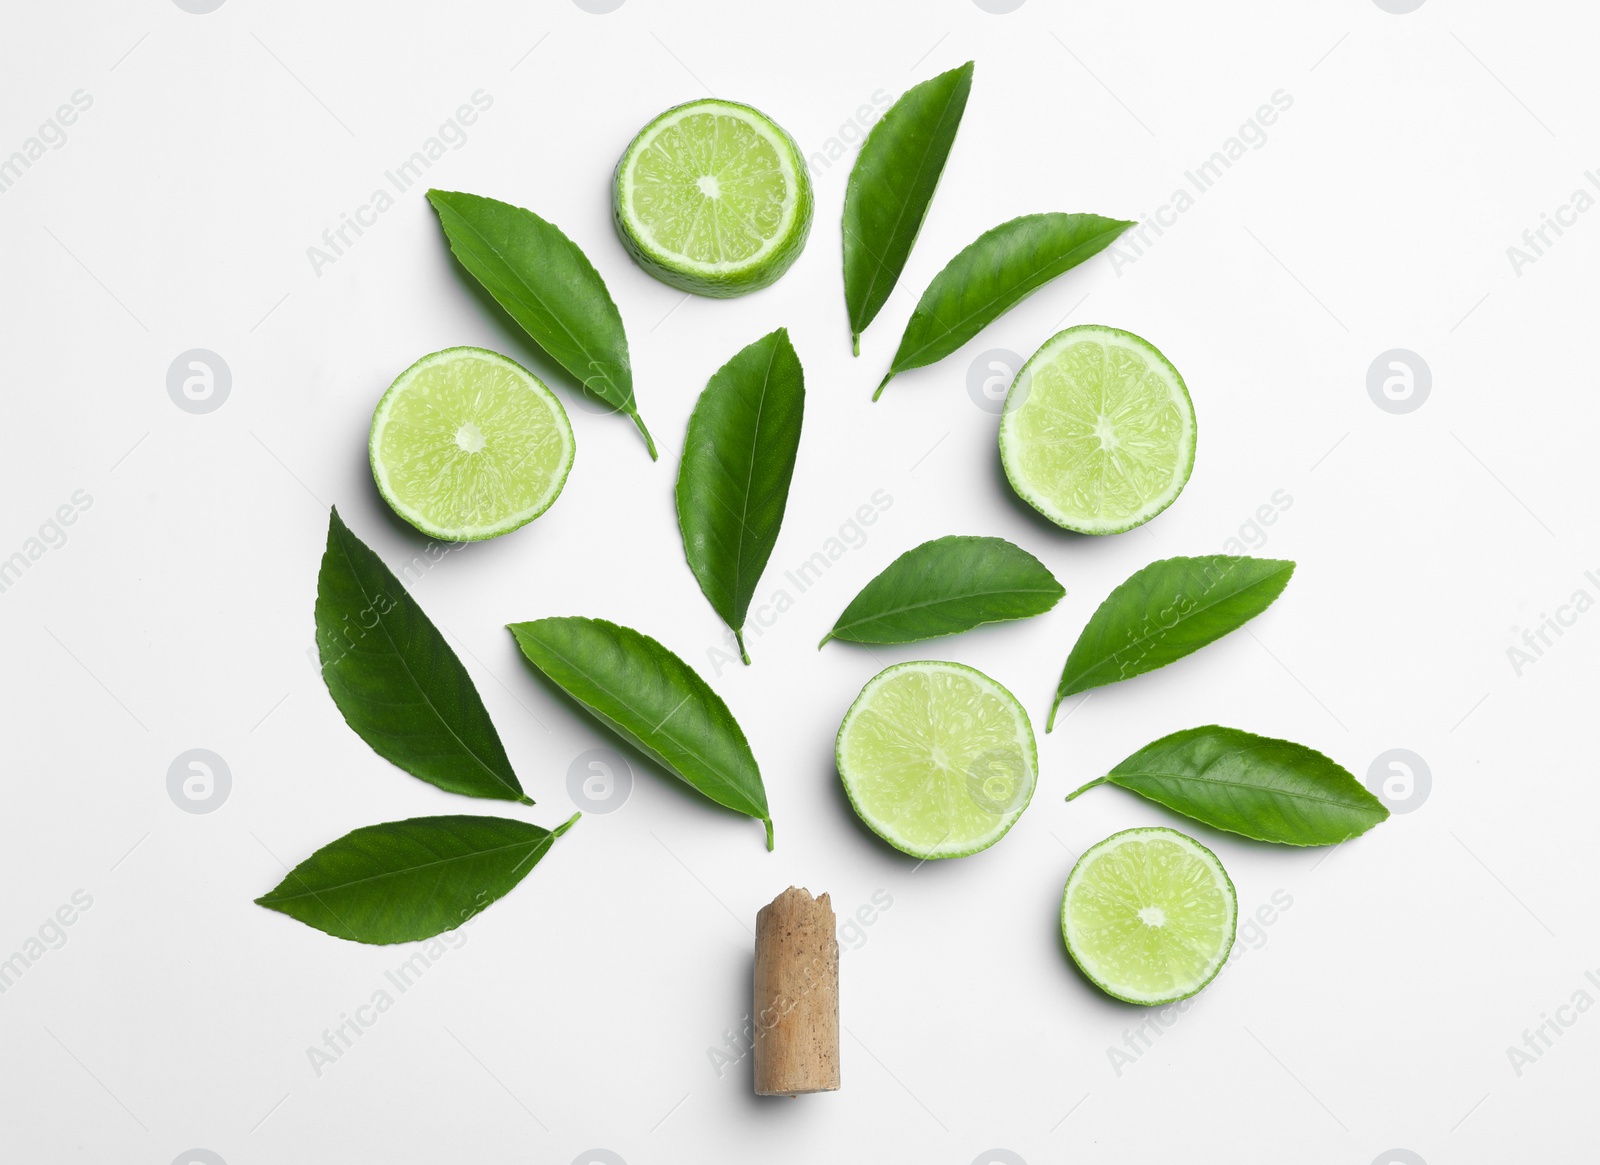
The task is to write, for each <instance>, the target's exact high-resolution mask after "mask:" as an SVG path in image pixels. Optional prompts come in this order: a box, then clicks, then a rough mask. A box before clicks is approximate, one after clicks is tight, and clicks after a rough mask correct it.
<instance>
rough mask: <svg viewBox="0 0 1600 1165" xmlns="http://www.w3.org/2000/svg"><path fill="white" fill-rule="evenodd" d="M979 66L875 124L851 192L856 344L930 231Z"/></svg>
mask: <svg viewBox="0 0 1600 1165" xmlns="http://www.w3.org/2000/svg"><path fill="white" fill-rule="evenodd" d="M972 69H973V64H972V62H971V61H968V62H967V63H966V64H964V65H962V66H961V67H960V68H959V69H951V70H950V71H949V72H948V73H940V74H939V75H938V76H937V77H933V78H930V79H929V80H927V81H924V82H922V84H920V85H915V86H913V87H912V88H910V89H907V90H906V91H905V92H904V93H903V94H901V96H900V100H898V101H896V102H895V103H894V105H893V106H892V107H891V108H890V110H889V112H888V113H886V114H884V115H883V119H882V120H881V121H879V122H878V124H877V125H875V126H873V127H872V132H871V133H869V134H868V135H867V140H866V141H865V142H864V143H862V146H861V152H860V153H859V154H857V155H856V162H855V165H854V166H852V167H851V169H850V182H849V184H848V185H847V186H846V187H845V192H844V224H843V225H844V300H845V306H846V307H847V308H848V310H849V313H850V342H851V347H852V348H853V349H854V351H855V354H856V355H857V356H859V355H861V333H862V332H864V331H866V330H867V325H868V324H870V323H871V322H872V321H873V319H874V318H875V317H876V316H877V314H878V311H879V309H880V308H882V307H883V305H884V301H886V300H887V299H888V298H889V293H890V292H891V291H893V290H894V285H895V283H896V282H897V281H898V280H899V278H900V272H901V271H903V270H904V269H905V265H906V259H907V258H908V257H909V256H910V254H911V248H912V246H913V244H915V243H916V241H917V233H918V232H919V231H921V230H922V220H923V218H924V217H925V216H926V215H927V213H928V205H929V203H931V202H932V201H933V193H934V190H935V189H936V188H937V187H938V185H939V175H940V174H942V173H943V172H944V164H945V160H946V159H947V158H949V156H950V147H951V146H952V145H953V144H954V143H955V140H956V129H957V128H958V127H959V126H960V125H961V115H962V113H964V112H965V111H966V108H967V95H968V94H969V93H971V91H972Z"/></svg>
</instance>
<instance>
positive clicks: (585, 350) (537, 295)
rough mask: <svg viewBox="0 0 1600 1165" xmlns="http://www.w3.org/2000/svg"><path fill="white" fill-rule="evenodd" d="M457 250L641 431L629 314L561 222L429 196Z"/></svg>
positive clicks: (548, 347) (526, 326)
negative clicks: (625, 314)
mask: <svg viewBox="0 0 1600 1165" xmlns="http://www.w3.org/2000/svg"><path fill="white" fill-rule="evenodd" d="M428 201H429V202H431V203H432V204H433V209H434V210H436V211H438V213H439V223H440V225H441V226H443V227H444V233H445V237H446V238H447V239H449V240H450V250H451V251H452V252H454V253H455V257H456V258H457V259H459V260H460V261H461V265H462V266H463V267H465V268H466V269H467V271H468V272H469V273H470V274H471V275H472V277H473V278H474V279H476V280H477V281H478V282H479V283H481V284H483V286H484V288H485V289H486V290H487V291H488V292H489V294H490V295H492V296H494V298H495V302H496V303H498V304H499V305H500V306H501V307H503V308H505V309H506V312H507V313H508V314H509V315H510V316H511V318H512V319H514V320H516V321H517V323H518V324H520V325H521V326H522V329H523V331H525V332H527V333H528V335H530V336H532V337H533V340H534V342H535V343H536V344H538V345H539V347H541V348H543V349H544V351H545V352H546V353H548V354H549V356H550V358H551V359H553V360H554V361H555V362H556V363H557V364H559V365H561V367H563V368H565V369H566V370H567V371H568V372H570V373H571V374H572V375H573V376H574V377H576V378H577V379H578V381H579V382H580V383H582V385H583V387H584V388H585V389H586V390H588V391H589V392H592V393H593V394H594V395H595V396H597V397H599V398H600V399H601V400H603V401H605V402H606V403H607V404H608V405H610V406H611V407H612V408H614V409H617V410H619V411H620V412H624V413H626V414H627V415H628V416H630V417H632V418H633V423H634V424H635V425H637V426H639V433H640V435H641V436H643V437H644V443H645V446H646V448H648V449H649V450H650V457H651V459H652V460H653V459H654V458H655V456H656V444H655V442H654V441H653V440H651V438H650V431H649V430H648V429H646V428H645V427H644V421H643V420H641V419H640V417H639V411H638V409H637V408H636V407H635V406H634V400H633V365H632V364H631V362H630V361H629V359H628V335H627V333H626V332H625V331H624V330H623V327H622V313H620V312H619V311H617V305H616V304H615V303H614V302H613V301H612V299H611V293H610V292H609V291H607V290H606V285H605V280H603V279H601V278H600V272H598V271H596V270H595V269H594V264H593V263H591V262H589V258H588V256H586V255H585V254H584V253H583V252H582V251H581V250H580V249H579V248H578V244H576V243H574V242H573V241H572V240H571V239H569V238H567V236H566V235H564V234H562V232H561V228H560V227H558V226H556V225H555V224H554V223H549V222H546V221H545V220H544V219H542V218H540V217H539V216H538V215H536V214H534V213H533V212H532V211H531V210H523V209H522V208H521V207H519V206H512V205H510V204H509V203H505V202H498V201H496V200H495V199H493V198H480V197H479V196H478V195H476V194H459V193H453V192H451V191H448V190H430V191H428Z"/></svg>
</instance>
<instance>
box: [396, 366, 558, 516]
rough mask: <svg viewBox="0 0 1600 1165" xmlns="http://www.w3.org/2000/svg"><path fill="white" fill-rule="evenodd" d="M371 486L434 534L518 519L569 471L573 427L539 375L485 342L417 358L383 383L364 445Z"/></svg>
mask: <svg viewBox="0 0 1600 1165" xmlns="http://www.w3.org/2000/svg"><path fill="white" fill-rule="evenodd" d="M367 452H368V455H369V456H370V457H371V459H372V476H373V478H374V479H376V481H377V483H378V492H379V493H381V494H382V495H383V499H384V501H386V502H388V503H389V504H390V505H391V506H393V507H394V512H395V513H397V514H399V515H400V516H401V517H402V518H404V519H405V520H406V521H408V522H410V523H411V524H412V525H413V526H415V527H416V528H417V529H418V530H421V531H422V532H423V533H424V534H427V535H429V536H431V537H434V538H438V539H440V540H441V541H448V542H472V541H477V540H479V539H482V538H494V537H496V536H498V535H500V534H505V533H508V532H510V531H512V530H515V529H516V528H517V527H518V526H525V525H527V524H528V523H529V522H531V521H533V520H534V519H535V518H537V517H538V516H539V515H540V514H542V513H544V512H545V511H546V510H547V509H549V508H550V503H551V502H553V501H555V500H556V496H557V495H558V494H560V493H561V487H562V486H563V485H564V484H566V480H567V473H568V472H569V471H570V470H571V469H572V454H573V441H572V426H571V425H570V424H568V423H567V412H566V410H565V409H563V408H562V407H561V402H560V401H559V400H557V399H556V398H555V394H554V393H552V392H551V391H550V390H549V389H548V388H546V387H545V386H544V384H543V383H542V382H541V381H540V380H539V378H538V377H537V376H535V375H534V374H533V373H531V372H529V371H528V370H527V369H526V368H524V367H522V365H520V364H518V363H517V362H516V361H514V360H508V359H507V358H506V357H504V356H502V355H500V354H499V353H498V352H490V351H488V350H486V349H484V348H446V349H445V350H444V351H442V352H434V353H433V354H432V355H429V356H424V357H423V358H422V359H421V360H418V361H417V362H416V363H415V364H413V365H412V366H411V367H410V368H407V369H406V370H405V371H404V372H402V373H401V374H400V376H399V377H398V378H397V379H396V380H395V382H394V383H393V384H391V385H390V386H389V391H388V392H386V393H384V394H383V399H382V400H380V401H379V402H378V408H377V410H376V411H375V412H374V413H373V414H372V436H371V438H370V440H369V441H368V445H367Z"/></svg>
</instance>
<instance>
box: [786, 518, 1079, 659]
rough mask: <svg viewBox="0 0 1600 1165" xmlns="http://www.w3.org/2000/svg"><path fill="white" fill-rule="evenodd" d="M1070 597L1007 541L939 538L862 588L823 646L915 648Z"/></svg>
mask: <svg viewBox="0 0 1600 1165" xmlns="http://www.w3.org/2000/svg"><path fill="white" fill-rule="evenodd" d="M1066 593H1067V592H1066V591H1065V590H1063V589H1062V586H1061V584H1060V583H1058V582H1057V581H1056V580H1055V576H1054V575H1052V574H1051V573H1050V571H1049V570H1048V569H1046V567H1045V565H1044V563H1042V562H1040V561H1039V560H1038V559H1037V558H1035V557H1034V556H1033V555H1031V554H1029V553H1028V552H1027V551H1026V550H1023V549H1022V548H1021V547H1020V546H1013V545H1012V544H1011V543H1009V542H1007V541H1006V540H1005V539H1004V538H975V537H969V536H965V535H952V536H950V537H948V538H935V539H934V540H933V541H932V542H924V543H923V544H922V545H921V546H918V547H916V548H915V549H912V550H908V551H906V552H905V553H904V554H902V555H901V556H900V557H899V558H897V559H895V560H894V561H893V562H891V563H890V564H889V566H888V569H886V570H885V571H884V572H883V573H882V574H880V575H879V576H878V577H877V578H875V579H873V580H872V581H871V582H869V583H868V584H867V585H866V586H865V587H863V588H861V593H860V594H858V595H857V596H856V597H855V598H854V599H852V600H851V602H850V605H849V606H848V607H846V608H845V609H844V614H842V615H840V616H839V621H838V622H837V623H835V624H834V625H833V630H832V631H829V632H828V633H827V634H826V635H824V636H823V637H822V643H826V642H828V640H830V639H850V640H854V641H855V642H857V643H911V642H914V641H915V640H918V639H931V638H933V637H934V636H935V635H953V634H955V633H956V632H957V631H967V630H970V629H971V628H973V627H976V626H978V625H979V624H980V623H993V622H995V621H997V620H1000V619H1026V618H1027V617H1028V616H1030V615H1041V614H1043V613H1044V612H1046V611H1048V610H1049V609H1050V608H1051V607H1053V606H1055V605H1056V603H1057V602H1058V601H1059V600H1060V598H1061V596H1062V595H1064V594H1066ZM822 643H819V644H817V646H818V647H821V646H822Z"/></svg>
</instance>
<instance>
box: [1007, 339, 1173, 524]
mask: <svg viewBox="0 0 1600 1165" xmlns="http://www.w3.org/2000/svg"><path fill="white" fill-rule="evenodd" d="M1194 445H1195V421H1194V405H1193V404H1192V403H1191V402H1190V400H1189V391H1188V389H1187V388H1186V387H1185V386H1184V383H1183V378H1182V377H1181V376H1179V375H1178V370H1177V369H1176V368H1174V367H1173V366H1172V365H1171V364H1170V363H1168V362H1167V359H1166V357H1164V356H1163V355H1161V353H1160V352H1158V351H1156V349H1155V348H1154V346H1152V345H1151V344H1150V343H1149V342H1148V341H1146V340H1143V339H1141V338H1140V337H1138V336H1135V335H1134V334H1133V333H1131V332H1123V331H1118V330H1117V329H1116V328H1105V327H1100V326H1098V325H1093V324H1089V325H1084V326H1081V327H1075V328H1068V329H1067V330H1066V331H1064V332H1058V333H1057V334H1056V335H1054V336H1052V337H1051V338H1050V339H1049V340H1047V341H1045V344H1044V346H1043V347H1042V348H1040V349H1039V350H1038V351H1037V352H1035V353H1034V355H1033V358H1032V359H1031V360H1029V361H1028V362H1027V364H1025V365H1023V368H1022V371H1021V372H1019V373H1018V374H1017V378H1016V380H1015V381H1014V382H1013V383H1012V385H1011V391H1010V392H1009V393H1008V394H1007V396H1006V404H1005V411H1004V412H1003V413H1002V415H1001V418H1000V459H1001V461H1002V462H1003V463H1004V465H1005V470H1006V476H1007V477H1008V478H1009V479H1010V480H1011V486H1012V488H1013V489H1015V490H1016V491H1017V494H1018V495H1019V496H1020V497H1021V498H1022V499H1023V500H1024V501H1025V502H1027V503H1028V504H1029V505H1031V506H1032V507H1033V508H1034V509H1036V510H1038V511H1039V512H1040V513H1041V514H1043V515H1044V516H1045V517H1047V518H1049V519H1050V520H1051V521H1052V522H1054V523H1056V525H1058V526H1064V527H1066V528H1067V529H1068V530H1077V531H1079V532H1081V533H1084V534H1116V533H1120V532H1121V531H1123V530H1131V529H1132V528H1133V527H1135V526H1138V525H1141V524H1143V523H1145V522H1148V521H1149V520H1150V519H1151V518H1153V517H1155V516H1156V515H1157V514H1159V513H1160V512H1161V511H1162V510H1164V509H1166V508H1167V507H1168V506H1170V505H1171V504H1172V502H1173V501H1174V499H1176V498H1177V496H1178V494H1179V493H1181V492H1182V491H1183V487H1184V484H1185V483H1186V482H1187V481H1188V480H1189V472H1190V470H1192V469H1193V468H1194Z"/></svg>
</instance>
